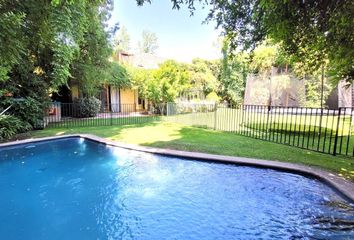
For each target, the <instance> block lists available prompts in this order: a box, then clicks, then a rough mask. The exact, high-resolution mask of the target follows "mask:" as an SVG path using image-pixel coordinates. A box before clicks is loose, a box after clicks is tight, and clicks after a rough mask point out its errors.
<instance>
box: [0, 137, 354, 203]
mask: <svg viewBox="0 0 354 240" xmlns="http://www.w3.org/2000/svg"><path fill="white" fill-rule="evenodd" d="M77 137H79V138H84V139H88V140H91V141H95V142H99V143H102V144H106V145H110V146H116V147H121V148H125V149H130V150H135V151H141V152H147V153H153V154H160V155H165V156H174V157H183V158H191V159H196V160H203V161H214V162H223V163H232V164H236V165H244V166H254V167H259V168H269V169H274V170H279V171H285V172H292V173H298V174H301V175H306V176H310V177H314V178H316V179H318V180H320V181H322V182H324V183H325V184H327V185H329V186H330V187H332V188H334V189H335V190H336V191H338V192H339V193H340V194H341V195H343V196H344V197H345V198H347V199H348V200H349V201H351V202H353V203H354V183H352V182H350V181H348V180H345V179H344V178H342V177H340V176H337V175H336V174H334V173H331V172H328V171H325V170H322V169H319V168H316V167H310V166H305V165H301V164H295V163H286V162H279V161H271V160H263V159H254V158H245V157H234V156H226V155H215V154H208V153H199V152H187V151H180V150H173V149H163V148H153V147H145V146H139V145H133V144H127V143H121V142H116V141H112V140H108V139H104V138H101V137H98V136H95V135H91V134H72V135H61V136H52V137H43V138H34V139H33V138H32V139H25V140H18V141H13V142H7V143H0V147H9V146H14V145H22V144H28V143H33V142H43V141H50V140H57V139H65V138H77Z"/></svg>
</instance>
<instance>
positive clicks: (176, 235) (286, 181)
mask: <svg viewBox="0 0 354 240" xmlns="http://www.w3.org/2000/svg"><path fill="white" fill-rule="evenodd" d="M0 189H1V198H0V206H1V208H0V239H301V238H305V239H306V238H317V239H330V238H332V239H345V238H348V239H349V238H350V237H352V236H353V234H354V231H353V226H351V224H352V223H353V221H354V209H353V205H351V204H349V203H348V202H346V201H345V200H344V199H342V198H341V197H340V196H339V195H338V194H337V193H336V192H334V191H333V190H332V189H331V188H329V187H328V186H326V185H324V184H323V183H321V182H319V181H318V180H315V179H311V178H306V177H303V176H300V175H297V174H291V173H285V172H280V171H275V170H269V169H259V168H253V167H243V166H236V165H232V164H221V163H212V162H201V161H193V160H185V159H181V158H173V157H164V156H160V155H154V154H149V153H142V152H137V151H131V150H126V149H123V148H118V147H111V146H106V145H104V144H99V143H96V142H93V141H89V140H84V139H82V138H68V139H61V140H53V141H50V142H39V143H33V144H26V145H21V146H14V147H5V148H2V149H0Z"/></svg>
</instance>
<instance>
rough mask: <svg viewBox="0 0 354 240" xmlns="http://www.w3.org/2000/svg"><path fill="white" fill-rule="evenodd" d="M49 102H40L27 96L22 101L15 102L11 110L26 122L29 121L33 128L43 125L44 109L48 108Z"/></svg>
mask: <svg viewBox="0 0 354 240" xmlns="http://www.w3.org/2000/svg"><path fill="white" fill-rule="evenodd" d="M48 106H49V105H48V102H40V101H38V100H36V99H34V98H31V97H27V98H24V99H23V100H22V101H17V102H14V103H13V105H12V107H11V109H10V112H11V114H12V115H14V116H16V117H17V118H19V119H20V120H21V121H23V122H24V123H28V124H29V125H31V126H32V127H33V128H38V127H41V126H42V122H43V117H44V111H43V109H46V108H48Z"/></svg>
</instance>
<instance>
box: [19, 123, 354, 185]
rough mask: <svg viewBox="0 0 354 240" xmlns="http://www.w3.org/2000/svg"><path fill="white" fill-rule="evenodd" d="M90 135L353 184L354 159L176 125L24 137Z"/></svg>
mask: <svg viewBox="0 0 354 240" xmlns="http://www.w3.org/2000/svg"><path fill="white" fill-rule="evenodd" d="M74 133H89V134H94V135H97V136H100V137H103V138H107V139H111V140H117V141H121V142H125V143H131V144H139V145H144V146H152V147H158V148H170V149H177V150H186V151H197V152H205V153H212V154H221V155H230V156H241V157H251V158H258V159H267V160H276V161H283V162H291V163H300V164H305V165H310V166H316V167H319V168H322V169H326V170H329V171H332V172H334V173H338V174H339V175H341V176H343V177H345V178H348V179H350V180H351V181H354V159H353V158H350V157H344V156H336V157H334V156H331V155H328V154H321V153H317V152H313V151H307V150H303V149H299V148H295V147H290V146H286V145H281V144H276V143H271V142H266V141H262V140H258V139H254V138H250V137H245V136H240V135H236V134H234V133H228V132H221V131H214V130H209V129H203V128H196V127H191V126H186V125H182V124H177V123H167V122H149V123H141V124H131V125H124V126H122V125H121V126H101V127H75V128H47V129H44V130H38V131H32V132H30V133H29V135H26V136H24V137H26V138H30V137H33V138H37V137H45V136H56V135H63V134H74Z"/></svg>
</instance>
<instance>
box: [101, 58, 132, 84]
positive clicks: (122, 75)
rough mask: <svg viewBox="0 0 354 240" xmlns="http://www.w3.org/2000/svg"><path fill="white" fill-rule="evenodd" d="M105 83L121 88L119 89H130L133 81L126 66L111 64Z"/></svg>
mask: <svg viewBox="0 0 354 240" xmlns="http://www.w3.org/2000/svg"><path fill="white" fill-rule="evenodd" d="M104 83H107V84H110V85H113V86H116V87H119V88H129V87H131V79H130V76H129V73H128V70H127V68H126V67H125V66H123V65H121V64H119V63H116V62H110V63H109V69H108V72H107V75H106V79H105V81H104Z"/></svg>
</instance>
